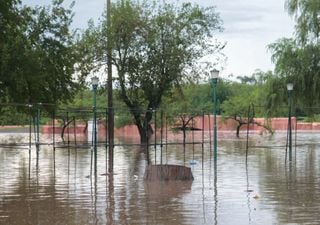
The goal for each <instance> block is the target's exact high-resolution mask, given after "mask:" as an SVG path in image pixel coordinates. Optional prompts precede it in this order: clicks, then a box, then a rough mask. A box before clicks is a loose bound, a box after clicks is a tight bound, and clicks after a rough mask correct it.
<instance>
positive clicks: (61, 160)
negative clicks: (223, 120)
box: [0, 133, 320, 225]
mask: <svg viewBox="0 0 320 225" xmlns="http://www.w3.org/2000/svg"><path fill="white" fill-rule="evenodd" d="M23 139H27V135H26V134H25V136H23V134H0V140H1V142H2V143H3V142H4V140H7V142H12V141H13V142H14V141H15V140H16V141H17V142H18V141H21V140H23ZM120 141H121V140H120ZM122 141H123V140H122ZM285 142H286V134H284V133H282V134H281V133H280V134H276V135H274V136H254V137H251V139H250V142H249V143H250V146H252V147H251V148H250V149H249V156H248V161H247V164H246V160H245V146H246V139H245V138H240V139H234V138H231V137H219V144H218V160H217V163H215V161H214V160H213V157H212V154H211V153H210V146H209V145H208V144H206V145H204V149H203V152H204V157H202V147H201V145H196V146H192V145H189V146H188V147H187V149H186V155H185V156H184V154H183V149H182V148H181V147H180V146H169V147H168V148H167V149H165V148H163V149H162V150H163V155H162V156H163V158H162V161H163V163H166V162H167V163H169V164H179V165H186V166H190V167H191V169H192V173H193V176H194V180H193V181H188V182H182V181H180V182H179V181H175V182H145V181H144V180H143V175H144V169H145V166H146V162H145V155H144V154H143V153H142V152H141V151H140V150H139V148H138V147H137V146H125V147H117V148H116V149H115V168H114V171H115V173H114V174H112V175H106V174H105V173H106V165H105V159H106V154H105V152H106V151H105V149H104V148H102V147H101V148H99V149H98V150H99V152H98V165H97V172H96V173H94V170H92V167H91V156H92V154H91V151H90V149H78V150H75V149H70V150H69V151H68V150H67V149H57V150H56V151H55V154H53V151H52V147H51V146H42V147H41V149H40V152H39V159H38V160H37V157H36V154H35V149H32V153H31V157H29V151H28V149H19V148H18V147H11V148H3V147H2V148H0V224H6V225H14V224H17V225H20V224H21V225H27V224H32V225H34V224H46V225H51V224H52V225H53V224H54V225H58V224H59V225H60V224H68V225H79V224H166V225H171V224H172V225H173V224H174V225H177V224H182V225H184V224H186V225H187V224H222V225H228V224H230V225H233V224H240V225H241V224H319V223H320V214H319V207H320V198H319V196H320V164H319V159H320V134H317V133H301V134H298V137H297V144H298V146H297V148H296V150H295V151H294V152H293V159H294V160H293V162H292V163H285ZM253 146H256V147H253ZM294 149H295V148H294ZM150 150H151V156H150V158H151V160H152V162H154V160H155V154H154V149H153V148H151V149H150ZM166 150H167V154H165V152H166ZM160 151H161V148H160V147H159V146H158V148H157V153H156V158H157V162H160V155H161V154H160ZM184 159H185V162H184Z"/></svg>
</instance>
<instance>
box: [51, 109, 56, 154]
mask: <svg viewBox="0 0 320 225" xmlns="http://www.w3.org/2000/svg"><path fill="white" fill-rule="evenodd" d="M55 120H56V114H55V110H53V112H52V146H53V151H55V150H56V137H55V134H56V132H55V131H56V130H55V129H56V124H55Z"/></svg>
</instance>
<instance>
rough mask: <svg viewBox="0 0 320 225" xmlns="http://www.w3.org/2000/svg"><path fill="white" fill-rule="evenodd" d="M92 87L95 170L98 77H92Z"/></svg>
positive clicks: (95, 166) (95, 160)
mask: <svg viewBox="0 0 320 225" xmlns="http://www.w3.org/2000/svg"><path fill="white" fill-rule="evenodd" d="M91 82H92V89H93V152H94V172H95V173H96V172H97V155H98V153H97V88H98V83H99V78H98V77H92V78H91Z"/></svg>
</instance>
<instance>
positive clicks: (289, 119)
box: [288, 90, 292, 162]
mask: <svg viewBox="0 0 320 225" xmlns="http://www.w3.org/2000/svg"><path fill="white" fill-rule="evenodd" d="M288 95H289V118H288V129H289V162H291V161H292V123H291V105H292V97H291V90H289V91H288Z"/></svg>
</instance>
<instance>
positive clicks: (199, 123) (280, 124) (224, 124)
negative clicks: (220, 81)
mask: <svg viewBox="0 0 320 225" xmlns="http://www.w3.org/2000/svg"><path fill="white" fill-rule="evenodd" d="M254 120H255V121H257V122H259V123H261V124H264V123H267V120H266V119H264V118H255V119H254ZM209 122H210V123H209ZM269 123H270V124H271V127H272V129H273V130H275V131H286V130H287V125H288V118H273V119H270V121H269ZM194 124H195V128H198V129H202V127H204V131H209V130H212V129H213V115H211V116H205V117H204V119H203V117H197V118H195V119H194ZM236 126H237V123H236V122H235V121H234V120H232V119H222V117H220V116H217V129H218V130H219V131H230V132H234V131H235V130H236ZM98 127H99V131H98V133H99V135H102V136H104V135H105V132H106V129H105V126H104V125H103V124H100V125H99V126H98ZM249 127H250V130H251V131H256V132H258V133H262V132H265V131H266V130H265V129H264V128H263V127H260V126H257V125H253V124H250V126H249ZM292 127H293V129H295V127H296V118H294V117H293V118H292ZM246 129H247V125H244V126H242V127H241V130H242V131H244V130H246ZM297 129H298V130H302V131H316V130H317V131H320V123H302V122H298V123H297ZM61 130H62V128H61V127H55V133H56V134H59V133H61ZM168 130H170V129H168ZM68 131H69V132H70V133H72V134H73V132H74V128H73V127H70V128H67V129H66V130H65V133H67V132H68ZM42 132H43V133H52V132H53V128H52V126H51V125H46V126H42ZM76 133H78V134H81V133H83V134H86V133H87V131H86V130H85V125H81V124H78V125H77V127H76ZM164 133H165V131H164V130H163V135H165V134H164ZM170 133H171V135H175V133H174V132H170ZM157 135H160V129H158V131H157ZM177 135H181V134H177ZM115 136H132V137H136V136H139V132H138V129H137V127H136V126H135V125H128V126H125V127H122V128H116V129H115Z"/></svg>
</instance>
